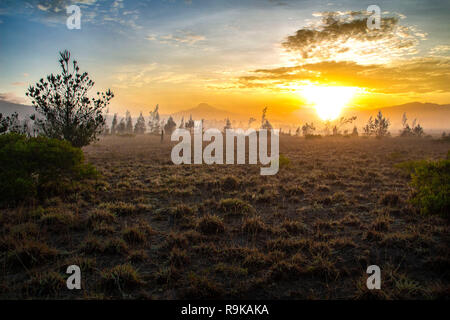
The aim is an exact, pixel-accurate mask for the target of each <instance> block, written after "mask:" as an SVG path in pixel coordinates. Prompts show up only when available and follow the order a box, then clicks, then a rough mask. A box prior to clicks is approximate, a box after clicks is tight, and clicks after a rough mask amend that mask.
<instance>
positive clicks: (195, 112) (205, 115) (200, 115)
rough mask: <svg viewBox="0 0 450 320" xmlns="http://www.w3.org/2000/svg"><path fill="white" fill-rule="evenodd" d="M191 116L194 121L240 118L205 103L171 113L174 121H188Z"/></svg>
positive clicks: (237, 115) (240, 116) (238, 115)
mask: <svg viewBox="0 0 450 320" xmlns="http://www.w3.org/2000/svg"><path fill="white" fill-rule="evenodd" d="M191 115H192V118H193V119H195V120H198V119H205V120H206V119H207V120H223V119H226V118H231V119H240V118H242V115H240V114H236V113H233V112H230V111H225V110H221V109H217V108H215V107H213V106H210V105H209V104H207V103H200V104H199V105H198V106H196V107H194V108H191V109H187V110H183V111H179V112H176V113H173V114H172V117H173V118H174V119H175V120H177V119H181V117H184V119H185V120H187V119H189V117H190V116H191ZM245 118H246V119H247V117H245Z"/></svg>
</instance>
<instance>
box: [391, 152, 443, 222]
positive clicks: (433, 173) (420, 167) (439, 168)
mask: <svg viewBox="0 0 450 320" xmlns="http://www.w3.org/2000/svg"><path fill="white" fill-rule="evenodd" d="M398 167H400V168H403V169H406V170H407V171H409V172H410V173H411V186H412V187H413V188H414V189H415V193H414V195H413V196H412V198H411V202H412V203H413V204H414V205H417V206H418V208H419V210H420V212H421V213H422V214H439V215H441V216H442V217H445V218H449V217H450V215H449V214H450V159H449V158H447V159H442V160H438V161H425V160H422V161H408V162H403V163H401V164H399V165H398Z"/></svg>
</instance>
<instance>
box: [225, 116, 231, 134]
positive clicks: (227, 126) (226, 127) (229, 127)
mask: <svg viewBox="0 0 450 320" xmlns="http://www.w3.org/2000/svg"><path fill="white" fill-rule="evenodd" d="M231 128H232V126H231V122H230V119H228V118H227V120H226V122H225V127H223V131H224V132H225V131H226V130H227V129H231Z"/></svg>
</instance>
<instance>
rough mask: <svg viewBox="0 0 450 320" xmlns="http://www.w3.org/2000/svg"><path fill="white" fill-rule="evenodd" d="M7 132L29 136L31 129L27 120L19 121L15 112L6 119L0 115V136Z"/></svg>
mask: <svg viewBox="0 0 450 320" xmlns="http://www.w3.org/2000/svg"><path fill="white" fill-rule="evenodd" d="M7 132H13V133H20V134H25V135H28V136H30V135H31V132H32V128H31V126H30V124H29V122H28V120H23V121H21V120H20V119H19V114H18V113H17V112H14V113H13V114H12V115H10V116H6V117H4V116H3V114H1V113H0V134H2V133H7Z"/></svg>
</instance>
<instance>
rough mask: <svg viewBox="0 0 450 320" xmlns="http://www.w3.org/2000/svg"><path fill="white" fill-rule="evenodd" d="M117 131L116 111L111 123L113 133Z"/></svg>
mask: <svg viewBox="0 0 450 320" xmlns="http://www.w3.org/2000/svg"><path fill="white" fill-rule="evenodd" d="M116 133H117V113H114V117H113V120H112V123H111V134H116Z"/></svg>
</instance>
